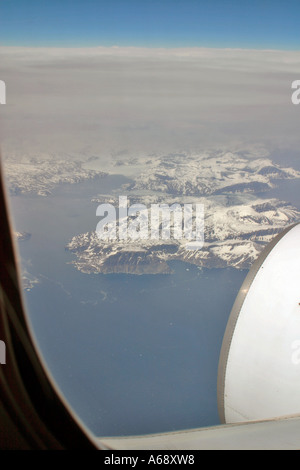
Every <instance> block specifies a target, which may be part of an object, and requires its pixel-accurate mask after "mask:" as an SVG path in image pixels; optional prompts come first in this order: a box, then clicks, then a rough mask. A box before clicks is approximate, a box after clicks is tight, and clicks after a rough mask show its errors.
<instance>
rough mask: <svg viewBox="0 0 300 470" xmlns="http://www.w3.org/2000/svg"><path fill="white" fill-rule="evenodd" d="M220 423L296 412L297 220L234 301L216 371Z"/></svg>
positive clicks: (299, 359)
mask: <svg viewBox="0 0 300 470" xmlns="http://www.w3.org/2000/svg"><path fill="white" fill-rule="evenodd" d="M218 406H219V414H220V417H221V421H222V422H223V423H236V422H241V421H248V420H261V419H269V418H274V417H279V416H285V415H297V414H300V224H298V225H294V226H292V227H291V228H289V229H287V230H285V231H284V232H283V233H282V234H280V235H278V236H277V237H276V238H275V239H274V241H273V242H271V243H270V245H269V246H268V247H267V248H266V250H265V251H264V252H263V253H262V255H261V256H260V258H259V259H258V260H257V261H256V262H255V263H254V265H253V267H252V269H251V270H250V272H249V274H248V276H247V278H246V279H245V282H244V283H243V285H242V288H241V290H240V292H239V294H238V296H237V299H236V302H235V304H234V306H233V309H232V312H231V315H230V318H229V321H228V324H227V328H226V332H225V335H224V340H223V345H222V350H221V355H220V363H219V373H218Z"/></svg>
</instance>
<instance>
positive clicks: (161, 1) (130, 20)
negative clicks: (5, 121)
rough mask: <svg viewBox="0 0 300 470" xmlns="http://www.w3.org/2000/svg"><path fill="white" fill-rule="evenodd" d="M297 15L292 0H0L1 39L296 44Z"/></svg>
mask: <svg viewBox="0 0 300 470" xmlns="http://www.w3.org/2000/svg"><path fill="white" fill-rule="evenodd" d="M299 17H300V2H299V0H290V1H289V2H284V1H283V0H279V1H278V0H214V1H212V0H98V1H97V0H84V1H83V0H63V1H62V0H26V1H24V0H0V45H2V46H4V45H5V46H40V47H41V46H44V47H45V46H46V47H49V46H58V47H59V46H67V47H79V46H80V47H91V46H139V47H212V48H215V47H217V48H219V47H223V48H224V47H226V48H248V49H249V48H250V49H253V48H254V49H282V50H287V49H288V50H299V49H300V27H299Z"/></svg>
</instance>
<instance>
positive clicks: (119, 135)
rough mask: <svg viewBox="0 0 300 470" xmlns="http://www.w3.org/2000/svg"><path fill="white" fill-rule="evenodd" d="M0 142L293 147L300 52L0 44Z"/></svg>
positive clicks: (97, 148) (81, 147) (81, 146)
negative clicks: (0, 102)
mask: <svg viewBox="0 0 300 470" xmlns="http://www.w3.org/2000/svg"><path fill="white" fill-rule="evenodd" d="M0 56H1V72H0V74H1V75H0V79H2V80H4V81H5V82H6V86H7V105H6V106H5V108H4V107H2V108H1V115H2V116H1V134H2V136H1V137H2V141H3V144H4V147H5V146H9V148H11V147H12V146H15V147H19V148H20V149H22V148H23V149H24V151H26V152H27V151H30V149H34V150H37V151H39V150H43V151H46V152H47V151H49V152H50V151H51V152H60V151H68V152H76V153H80V152H83V151H84V152H91V153H92V152H97V153H101V152H102V153H103V152H104V153H105V152H106V153H107V154H110V153H111V152H120V151H122V150H123V151H127V152H141V151H146V152H151V151H174V150H176V151H177V150H179V149H184V148H185V149H187V148H190V149H194V148H199V147H200V148H201V147H209V146H215V145H232V144H233V143H234V142H245V143H249V142H262V143H264V144H266V145H269V146H272V145H273V146H274V147H276V146H285V147H286V146H288V147H291V148H298V147H299V122H300V107H297V106H294V105H293V104H292V102H291V95H292V91H291V83H292V82H293V81H294V80H296V79H300V75H299V70H300V52H289V51H273V50H272V51H261V50H259V51H258V50H241V49H204V48H189V49H188V48H187V49H151V48H149V49H146V48H123V47H110V48H104V47H98V48H88V49H80V48H78V49H64V48H57V49H55V48H53V49H49V48H19V47H1V48H0Z"/></svg>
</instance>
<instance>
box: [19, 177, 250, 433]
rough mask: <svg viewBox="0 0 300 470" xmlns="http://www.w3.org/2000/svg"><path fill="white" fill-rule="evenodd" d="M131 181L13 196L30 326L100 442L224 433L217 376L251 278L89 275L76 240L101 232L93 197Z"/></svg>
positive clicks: (187, 272) (178, 266) (238, 274)
mask: <svg viewBox="0 0 300 470" xmlns="http://www.w3.org/2000/svg"><path fill="white" fill-rule="evenodd" d="M123 182H125V180H124V178H123V177H121V176H120V177H118V176H116V177H111V176H109V177H107V178H104V179H100V180H95V181H93V182H84V183H80V184H76V185H62V186H61V187H59V188H58V189H57V190H56V191H55V192H54V193H53V195H51V196H49V197H47V198H43V197H37V196H15V197H12V198H11V203H12V208H13V214H14V220H15V228H16V229H17V230H19V231H27V232H30V233H31V234H32V236H31V238H30V239H29V240H26V241H23V242H20V243H19V252H20V256H21V260H22V266H23V270H24V271H27V272H29V273H30V274H31V275H32V276H34V277H36V278H38V280H39V284H37V285H35V287H34V288H33V289H32V290H31V291H29V292H26V293H25V301H26V308H27V314H28V318H29V323H30V325H31V328H32V331H33V334H34V337H35V339H36V342H37V344H38V347H39V348H40V350H41V352H42V354H43V357H44V359H45V361H46V363H47V365H48V367H49V369H50V371H51V374H52V375H53V377H54V379H55V380H56V382H57V384H58V385H59V387H60V389H61V391H62V392H63V394H64V395H65V397H66V398H67V400H68V401H69V403H70V404H71V406H72V407H73V408H74V410H75V411H76V412H77V413H78V415H79V416H80V418H81V419H82V420H83V421H84V422H85V423H86V425H87V426H88V427H89V428H90V429H91V430H92V431H93V432H94V433H95V434H96V435H98V436H117V435H135V434H145V433H154V432H164V431H174V430H178V429H188V428H193V427H201V426H211V425H215V424H219V417H218V411H217V390H216V384H217V367H218V361H219V353H220V348H221V344H222V339H223V334H224V331H225V327H226V324H227V320H228V317H229V314H230V311H231V308H232V305H233V303H234V300H235V297H236V295H237V293H238V291H239V289H240V286H241V284H242V282H243V280H244V278H245V276H246V274H247V271H238V270H235V269H231V268H228V269H211V270H210V269H199V268H197V267H195V266H191V265H187V264H184V263H181V262H174V263H172V268H173V270H174V273H173V274H172V275H155V276H133V275H116V274H114V275H102V274H97V275H96V274H83V273H80V272H79V271H77V270H76V269H75V268H74V266H73V265H72V264H71V261H72V260H73V259H74V255H73V254H72V253H69V252H67V251H66V250H65V245H66V243H67V242H68V240H69V239H70V238H71V237H72V236H74V235H76V234H79V233H82V232H87V231H89V230H94V229H95V227H96V224H97V218H96V207H97V204H95V203H94V204H93V203H91V197H92V196H94V195H95V194H97V193H109V192H110V191H112V190H113V189H117V188H119V187H120V185H121V184H122V183H123Z"/></svg>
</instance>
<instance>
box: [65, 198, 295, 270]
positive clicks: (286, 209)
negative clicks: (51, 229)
mask: <svg viewBox="0 0 300 470" xmlns="http://www.w3.org/2000/svg"><path fill="white" fill-rule="evenodd" d="M108 200H110V201H111V202H113V201H112V199H111V196H108ZM136 200H141V198H140V197H137V198H136ZM196 202H198V203H199V204H200V203H204V207H205V219H204V222H205V230H204V246H203V248H201V249H198V250H189V249H187V245H188V243H189V241H188V240H186V239H184V238H182V239H180V240H178V239H176V238H174V236H171V237H170V239H169V240H162V239H159V240H152V239H150V238H149V239H146V240H145V239H137V240H132V239H130V238H128V239H126V240H119V239H116V240H109V241H105V240H101V239H99V238H98V236H97V233H96V231H95V232H89V233H84V234H80V235H78V236H75V237H73V238H72V239H71V240H70V242H69V243H68V245H67V247H66V248H67V249H68V250H69V251H71V252H73V253H74V254H75V255H76V260H75V261H74V262H73V263H74V265H75V266H76V268H77V269H79V270H80V271H82V272H85V273H99V272H101V273H130V274H158V273H160V274H163V273H164V274H168V273H170V272H171V268H170V266H169V265H168V261H172V260H180V261H184V262H187V263H191V264H195V265H197V266H202V267H209V268H212V267H229V266H231V267H235V268H238V269H242V268H249V267H250V266H251V264H252V263H253V261H254V260H255V259H256V258H257V256H258V255H259V253H260V252H261V251H262V250H263V248H264V246H265V245H266V244H267V243H268V242H269V241H270V240H271V239H272V238H273V237H274V236H275V235H277V234H278V233H279V232H280V231H281V230H283V229H284V228H285V227H286V226H288V225H290V224H292V223H294V222H296V221H298V220H300V213H299V211H298V210H297V209H295V208H294V207H292V206H291V205H290V204H287V203H283V202H280V201H278V200H276V199H267V200H266V199H258V200H256V199H255V198H254V197H253V196H246V197H244V203H242V204H236V205H228V198H226V197H223V198H220V197H211V198H210V199H208V198H206V199H203V198H201V199H197V201H196ZM171 229H172V224H171ZM149 233H150V232H149ZM171 233H172V230H171Z"/></svg>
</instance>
